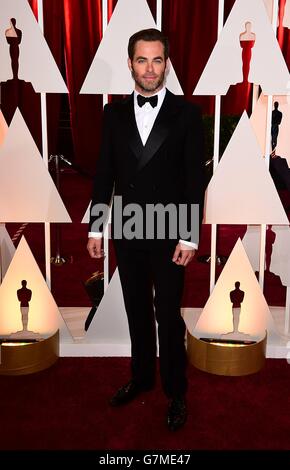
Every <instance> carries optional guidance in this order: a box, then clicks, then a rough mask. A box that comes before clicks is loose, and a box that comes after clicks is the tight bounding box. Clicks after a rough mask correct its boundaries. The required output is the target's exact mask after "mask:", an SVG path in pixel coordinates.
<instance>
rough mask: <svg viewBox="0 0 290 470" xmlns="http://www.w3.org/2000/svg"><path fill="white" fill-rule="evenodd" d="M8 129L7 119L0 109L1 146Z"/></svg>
mask: <svg viewBox="0 0 290 470" xmlns="http://www.w3.org/2000/svg"><path fill="white" fill-rule="evenodd" d="M7 131H8V126H7V122H6V121H5V118H4V116H3V113H2V111H0V147H1V145H2V144H3V142H4V139H5V137H6V134H7Z"/></svg>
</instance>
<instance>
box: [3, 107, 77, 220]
mask: <svg viewBox="0 0 290 470" xmlns="http://www.w3.org/2000/svg"><path fill="white" fill-rule="evenodd" d="M0 220H1V221H3V222H71V218H70V216H69V214H68V212H67V210H66V208H65V206H64V204H63V202H62V200H61V198H60V195H59V193H58V191H57V189H56V187H55V184H54V182H53V180H52V178H51V176H50V174H49V172H48V170H47V168H46V166H45V164H44V162H43V159H42V158H41V155H40V153H39V151H38V148H37V146H36V144H35V142H34V140H33V138H32V136H31V134H30V132H29V129H28V128H27V126H26V124H25V121H24V119H23V117H22V115H21V113H20V111H19V110H18V109H17V110H16V111H15V114H14V116H13V119H12V122H11V124H10V126H9V130H8V133H7V135H6V139H5V142H4V144H3V145H2V147H1V148H0Z"/></svg>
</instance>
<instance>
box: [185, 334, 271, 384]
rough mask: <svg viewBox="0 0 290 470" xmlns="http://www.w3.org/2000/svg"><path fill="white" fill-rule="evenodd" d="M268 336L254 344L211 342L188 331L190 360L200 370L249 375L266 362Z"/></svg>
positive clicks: (218, 373) (221, 373)
mask: <svg viewBox="0 0 290 470" xmlns="http://www.w3.org/2000/svg"><path fill="white" fill-rule="evenodd" d="M266 342H267V336H265V337H264V338H263V339H262V340H261V341H258V342H257V343H254V344H234V345H233V344H225V343H223V344H221V343H211V342H207V341H203V340H201V339H198V338H195V337H194V336H192V335H191V334H190V333H189V332H187V354H188V358H189V361H190V362H191V363H192V364H193V365H194V366H195V367H196V368H197V369H200V370H203V371H205V372H209V373H211V374H217V375H230V376H239V375H248V374H254V373H255V372H258V371H259V370H260V369H261V368H262V367H263V366H264V363H265V355H266Z"/></svg>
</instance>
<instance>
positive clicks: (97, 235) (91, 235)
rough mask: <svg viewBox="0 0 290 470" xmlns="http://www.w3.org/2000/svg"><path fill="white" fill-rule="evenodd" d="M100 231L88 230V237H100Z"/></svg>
mask: <svg viewBox="0 0 290 470" xmlns="http://www.w3.org/2000/svg"><path fill="white" fill-rule="evenodd" d="M102 236H103V234H102V232H89V238H102Z"/></svg>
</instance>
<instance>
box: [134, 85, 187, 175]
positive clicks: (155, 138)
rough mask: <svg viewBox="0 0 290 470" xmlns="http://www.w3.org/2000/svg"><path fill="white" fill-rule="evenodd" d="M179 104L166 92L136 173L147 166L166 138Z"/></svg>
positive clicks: (173, 96) (177, 100)
mask: <svg viewBox="0 0 290 470" xmlns="http://www.w3.org/2000/svg"><path fill="white" fill-rule="evenodd" d="M180 103H181V102H180V101H179V99H177V98H176V97H175V95H173V94H172V93H171V92H170V91H168V90H166V95H165V98H164V101H163V103H162V106H161V108H160V111H159V113H158V116H157V118H156V120H155V122H154V125H153V128H152V130H151V132H150V135H149V137H148V139H147V142H146V145H145V146H144V147H143V153H142V155H141V158H140V159H139V161H138V167H137V170H138V171H140V170H141V169H142V168H143V167H144V166H145V165H147V163H148V162H149V161H150V160H151V158H152V157H153V156H154V155H155V154H156V152H157V151H158V149H159V148H160V147H161V145H162V144H163V142H164V141H165V140H166V138H167V137H168V135H169V132H170V128H171V126H172V123H173V122H174V119H173V117H174V116H175V114H176V113H177V112H178V110H179V109H180Z"/></svg>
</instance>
